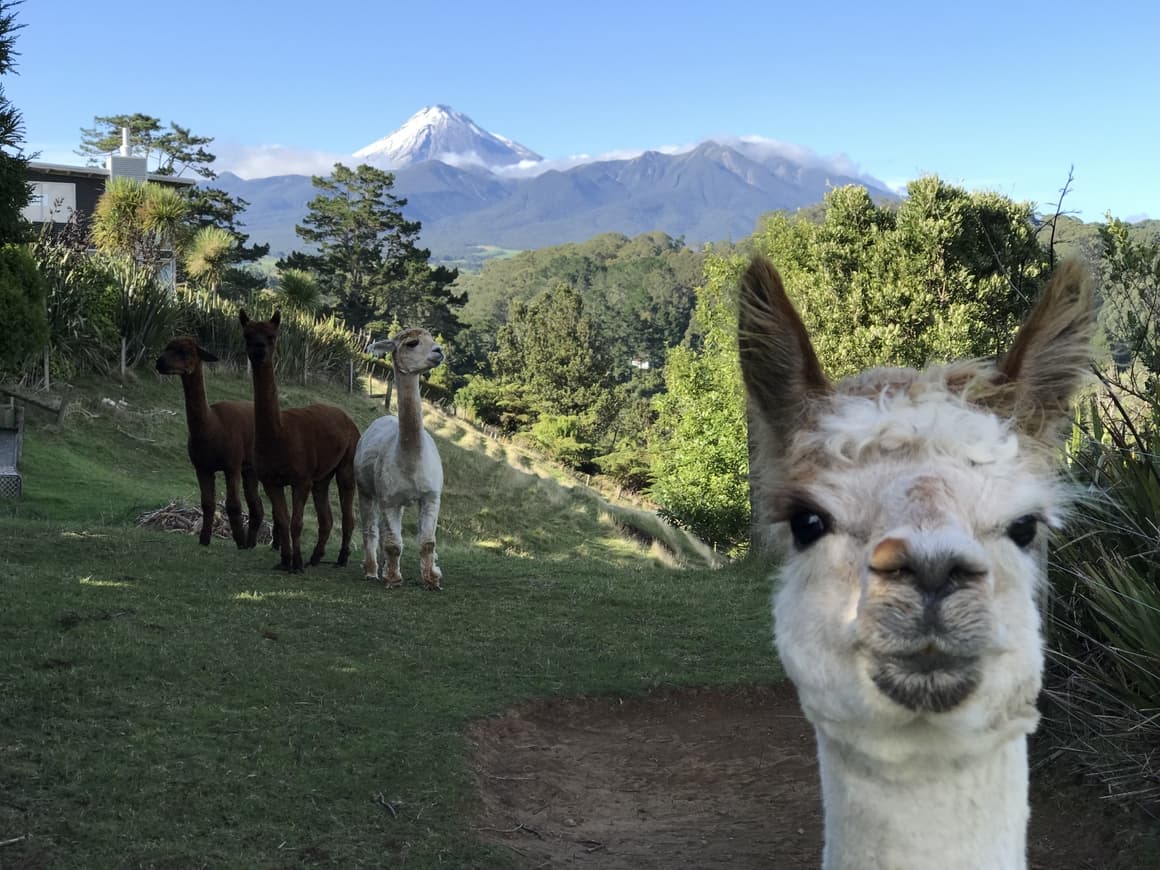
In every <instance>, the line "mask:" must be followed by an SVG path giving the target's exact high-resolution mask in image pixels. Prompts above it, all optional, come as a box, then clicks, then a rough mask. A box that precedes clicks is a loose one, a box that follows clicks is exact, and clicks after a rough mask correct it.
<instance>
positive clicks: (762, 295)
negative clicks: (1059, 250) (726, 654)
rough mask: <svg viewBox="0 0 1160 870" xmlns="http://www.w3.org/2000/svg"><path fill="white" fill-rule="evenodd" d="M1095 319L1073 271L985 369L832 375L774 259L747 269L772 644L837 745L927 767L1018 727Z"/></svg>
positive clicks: (1034, 680) (972, 364)
mask: <svg viewBox="0 0 1160 870" xmlns="http://www.w3.org/2000/svg"><path fill="white" fill-rule="evenodd" d="M1094 329H1095V315H1094V304H1093V295H1092V291H1091V285H1090V281H1089V280H1088V278H1087V275H1086V272H1085V269H1084V268H1083V267H1082V266H1081V265H1080V264H1079V263H1078V262H1073V263H1069V264H1064V265H1062V266H1061V267H1060V268H1059V269H1058V270H1057V271H1056V273H1055V274H1054V275H1053V276H1052V280H1051V282H1050V283H1049V285H1048V286H1047V288H1046V290H1045V291H1044V293H1043V295H1042V296H1041V298H1040V299H1039V301H1038V302H1036V304H1035V306H1034V307H1033V308H1032V310H1031V311H1030V312H1029V314H1028V316H1027V318H1026V320H1024V322H1023V325H1022V326H1021V327H1020V329H1019V331H1018V333H1017V335H1016V337H1015V339H1014V340H1013V342H1012V344H1011V346H1010V347H1009V348H1008V350H1007V352H1006V353H1004V354H1002V355H1001V356H1000V357H998V358H997V359H996V360H994V361H980V360H975V361H965V362H959V363H951V364H949V365H947V366H942V367H934V368H931V369H928V370H926V371H924V372H916V371H914V370H912V369H872V370H869V371H867V372H864V373H862V374H859V375H854V376H852V377H850V378H847V379H845V380H843V381H841V382H840V383H838V384H833V383H831V382H830V380H829V378H827V377H826V374H825V372H824V371H823V370H822V366H821V363H820V362H819V360H818V357H817V354H816V353H815V351H814V349H813V345H812V343H811V342H810V339H809V335H808V333H807V330H806V327H805V325H804V323H803V322H802V319H801V318H800V317H799V316H798V314H797V311H796V310H795V309H794V306H793V303H792V302H791V301H790V299H789V296H788V294H787V293H786V290H785V287H784V286H783V285H782V281H781V277H780V275H778V273H777V270H776V269H775V268H774V267H773V264H772V263H770V262H769V261H768V260H766V259H764V258H763V257H760V256H758V257H755V258H754V259H753V261H752V262H751V264H750V267H749V269H748V270H747V271H746V273H745V275H744V276H743V278H742V282H741V293H740V307H739V317H738V332H737V338H738V350H739V352H740V357H741V371H742V375H743V377H744V380H745V387H746V391H747V394H748V397H749V419H750V426H751V429H750V437H751V441H750V445H751V448H752V451H751V454H750V463H751V468H752V469H753V470H754V472H755V473H754V475H753V476H752V477H751V483H752V486H753V488H754V508H755V512H756V516H755V519H756V520H757V521H758V522H759V523H763V524H764V523H770V524H772V526H773V528H774V529H775V530H776V533H777V535H778V536H780V539H781V543H782V545H783V550H784V553H785V557H784V563H783V565H782V568H781V571H780V577H779V582H778V588H777V592H776V595H775V600H774V618H775V636H776V643H777V648H778V652H779V653H780V655H781V658H782V662H783V664H784V665H785V669H786V672H787V673H788V674H789V676H790V678H791V679H792V680H793V682H794V683H795V684H796V685H797V688H798V694H799V697H800V699H801V703H802V708H803V709H804V711H805V713H806V715H807V717H808V718H809V719H810V720H811V721H812V722H813V723H814V725H815V726H816V727H817V728H818V729H819V730H821V731H824V732H826V733H827V734H828V735H829V736H830V737H833V738H836V739H837V743H838V744H841V745H845V746H851V745H854V746H858V747H859V748H860V749H861V750H863V751H865V752H869V753H872V754H874V755H875V756H877V757H878V758H879V759H880V760H902V759H905V758H910V757H914V756H915V755H917V754H923V753H932V754H938V755H939V756H941V757H942V758H944V759H945V758H946V757H947V754H948V753H951V754H953V753H955V752H963V753H969V752H975V751H979V750H981V749H984V748H986V747H987V746H995V745H997V744H998V742H1003V741H1008V740H1010V739H1012V738H1013V737H1015V736H1017V735H1019V734H1024V733H1028V732H1030V731H1032V730H1034V728H1035V724H1036V722H1037V719H1038V716H1037V714H1036V711H1035V699H1036V696H1037V695H1038V692H1039V686H1040V680H1041V673H1042V669H1043V641H1042V638H1041V626H1040V614H1039V606H1038V604H1039V600H1040V596H1041V594H1042V589H1041V587H1042V584H1043V583H1044V577H1043V575H1044V560H1045V553H1046V540H1045V536H1046V527H1047V526H1049V525H1052V524H1054V523H1055V522H1057V520H1058V516H1059V514H1060V512H1061V509H1062V506H1063V505H1064V504H1065V503H1066V494H1065V492H1064V491H1063V489H1062V487H1061V486H1060V484H1059V483H1058V482H1057V480H1058V478H1057V471H1056V468H1055V466H1056V464H1057V462H1058V455H1057V452H1056V451H1057V445H1058V444H1059V441H1060V433H1061V430H1062V428H1063V427H1065V426H1066V425H1067V423H1068V421H1069V410H1068V407H1069V403H1070V400H1071V397H1072V396H1073V395H1074V393H1075V391H1076V390H1077V388H1078V387H1079V385H1080V383H1081V382H1082V380H1083V378H1084V376H1085V372H1086V371H1087V369H1088V366H1089V360H1090V341H1091V337H1092V333H1093V331H1094Z"/></svg>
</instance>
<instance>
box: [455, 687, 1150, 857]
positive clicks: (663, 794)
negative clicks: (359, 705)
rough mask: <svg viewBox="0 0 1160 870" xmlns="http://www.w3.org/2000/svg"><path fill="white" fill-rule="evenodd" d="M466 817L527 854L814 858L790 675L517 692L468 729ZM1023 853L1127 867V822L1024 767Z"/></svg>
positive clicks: (805, 763)
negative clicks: (1028, 798) (469, 803)
mask: <svg viewBox="0 0 1160 870" xmlns="http://www.w3.org/2000/svg"><path fill="white" fill-rule="evenodd" d="M468 737H469V740H470V743H471V746H472V748H473V752H474V758H473V770H474V772H475V776H476V780H477V784H478V798H479V801H478V812H477V816H476V819H475V826H476V829H477V830H478V832H479V836H480V838H481V839H483V840H485V841H488V842H492V843H499V844H503V845H504V846H505V847H507V848H509V849H510V850H512V852H513V853H515V855H516V856H517V863H518V864H520V865H522V866H527V867H570V866H584V867H592V868H603V870H621V868H623V870H629V868H632V870H641V868H658V870H659V868H676V867H697V868H758V867H761V868H769V867H776V868H817V867H819V866H820V865H821V843H822V815H821V810H822V808H821V795H820V789H819V784H818V775H817V765H816V762H815V757H814V736H813V730H812V729H811V728H810V726H809V725H808V723H807V722H806V721H805V719H804V718H803V717H802V715H801V712H800V710H799V708H798V705H797V698H796V695H795V694H794V691H793V688H792V686H791V685H790V684H788V683H782V684H778V685H772V686H748V687H728V688H719V687H718V688H693V689H666V690H662V691H657V692H654V693H652V694H650V695H647V696H644V697H634V698H623V699H622V698H609V697H581V698H563V699H560V698H555V699H544V700H537V701H532V702H529V703H526V704H523V705H521V706H519V707H517V708H514V709H512V710H509V711H508V712H506V713H505V714H504V715H502V716H499V717H495V718H490V719H486V720H481V721H479V722H476V723H475V724H474V725H473V727H472V728H471V730H470V731H469V734H468ZM1034 780H1035V781H1034V785H1033V793H1034V794H1033V801H1032V803H1033V806H1032V824H1031V834H1030V853H1031V865H1032V867H1033V868H1043V870H1047V868H1051V870H1096V868H1126V867H1138V866H1142V865H1141V864H1139V859H1138V857H1134V856H1133V855H1132V854H1131V852H1132V850H1133V848H1135V847H1136V846H1138V845H1139V836H1138V834H1139V826H1138V825H1127V823H1126V821H1125V816H1124V814H1122V813H1120V812H1118V811H1116V810H1115V809H1114V808H1112V807H1110V806H1108V805H1106V804H1104V803H1103V802H1101V801H1100V800H1099V799H1098V795H1094V794H1092V792H1091V791H1090V790H1087V789H1083V788H1080V787H1079V786H1078V785H1076V784H1074V783H1066V782H1062V781H1060V778H1059V777H1058V776H1053V775H1051V773H1050V772H1041V773H1040V775H1038V776H1036V777H1034Z"/></svg>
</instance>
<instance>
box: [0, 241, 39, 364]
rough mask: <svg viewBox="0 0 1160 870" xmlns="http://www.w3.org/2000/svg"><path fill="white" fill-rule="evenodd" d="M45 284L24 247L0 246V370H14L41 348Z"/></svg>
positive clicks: (34, 261)
mask: <svg viewBox="0 0 1160 870" xmlns="http://www.w3.org/2000/svg"><path fill="white" fill-rule="evenodd" d="M46 291H47V288H46V285H45V280H44V278H43V277H42V276H41V274H40V271H39V270H38V269H37V268H36V260H35V259H33V257H32V254H31V253H29V250H28V248H27V247H26V246H25V245H3V246H0V324H3V328H4V341H3V343H2V344H0V367H5V366H15V365H17V364H19V363H20V362H22V361H23V360H24V358H25V357H27V356H28V355H29V354H32V353H35V352H36V351H38V350H40V349H41V348H42V347H43V346H44V342H45V340H46V338H47V337H48V322H47V320H46V318H45V308H44V305H45V295H46Z"/></svg>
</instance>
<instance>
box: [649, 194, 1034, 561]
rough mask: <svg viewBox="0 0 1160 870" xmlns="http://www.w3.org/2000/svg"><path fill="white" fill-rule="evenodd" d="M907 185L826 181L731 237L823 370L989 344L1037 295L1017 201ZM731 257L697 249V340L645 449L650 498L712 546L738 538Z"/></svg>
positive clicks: (836, 373) (743, 505)
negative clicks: (903, 188)
mask: <svg viewBox="0 0 1160 870" xmlns="http://www.w3.org/2000/svg"><path fill="white" fill-rule="evenodd" d="M907 190H908V194H909V195H908V198H907V199H906V200H905V201H904V202H903V203H902V204H901V205H898V206H879V205H877V204H876V203H875V202H874V201H873V200H872V199H871V198H870V196H869V194H868V193H867V192H866V190H865V188H863V187H860V186H857V185H849V186H847V187H842V188H837V189H835V190H832V191H830V193H829V194H827V196H826V199H825V203H824V205H823V208H822V210H821V212H820V215H819V213H818V212H816V211H809V212H799V213H797V214H792V215H791V214H786V213H780V212H779V213H776V214H773V215H771V216H769V217H768V218H767V219H766V220H765V221H764V223H763V225H762V227H761V228H760V229H759V230H758V232H757V233H755V234H754V236H753V237H752V238H751V239H750V240H749V241H748V242H747V243H746V245H745V247H746V248H748V249H752V250H755V251H757V252H760V253H763V254H765V255H767V256H769V257H770V258H771V259H772V260H773V262H774V263H775V264H776V265H777V267H778V270H779V271H780V272H781V274H782V277H783V278H784V280H785V284H786V289H787V292H788V293H789V294H790V298H791V299H792V300H793V302H794V305H795V307H796V308H797V309H798V311H799V313H800V314H801V317H802V320H803V321H804V323H805V325H806V328H807V329H808V330H809V333H810V336H811V340H812V341H813V344H814V349H815V350H816V352H817V354H818V358H819V360H820V362H821V364H822V368H823V369H824V370H825V371H826V373H827V374H828V375H829V376H830V377H832V378H840V377H843V376H845V375H849V374H852V373H853V372H856V371H859V370H861V369H864V368H867V367H870V366H877V365H900V366H914V367H922V366H925V365H926V364H927V363H928V362H930V361H931V360H934V359H950V358H958V357H969V356H986V355H988V354H993V353H995V352H997V351H999V350H1000V349H1001V348H1003V347H1005V346H1006V344H1007V343H1008V341H1009V340H1010V337H1011V334H1012V333H1013V332H1014V330H1015V328H1016V326H1017V325H1018V323H1019V321H1020V318H1021V317H1022V315H1023V314H1024V313H1025V312H1026V311H1027V309H1028V308H1029V307H1030V305H1031V302H1032V300H1033V299H1034V298H1035V297H1036V296H1037V295H1038V292H1039V289H1040V284H1041V282H1042V279H1043V276H1044V274H1045V270H1046V266H1047V263H1048V257H1047V252H1046V251H1044V250H1043V249H1042V248H1041V247H1040V246H1039V243H1038V242H1037V241H1036V238H1035V227H1034V222H1033V220H1032V212H1031V206H1030V205H1029V204H1027V203H1015V202H1012V201H1011V200H1009V199H1007V198H1006V197H1004V196H1001V195H999V194H993V193H968V192H967V191H965V190H963V189H961V188H958V187H955V186H953V185H948V184H946V183H944V182H942V181H941V180H939V179H938V178H937V177H933V176H932V177H927V178H921V179H918V180H916V181H914V182H912V183H911V184H910V185H909V186H908V189H907ZM745 260H746V258H744V257H740V256H725V255H719V254H712V255H710V256H708V257H706V260H705V282H704V284H703V286H702V287H700V288H698V290H697V295H698V302H697V308H696V311H695V318H694V320H695V324H696V326H697V327H698V328H699V329H700V330H701V332H702V334H703V336H704V338H703V340H702V342H701V344H700V346H699V347H698V346H696V345H690V346H689V347H684V346H682V347H679V348H675V349H674V350H673V351H671V352H670V354H669V358H668V362H667V363H666V366H665V381H666V390H665V393H664V394H663V395H662V396H661V397H659V398H658V405H657V407H658V412H659V414H660V419H659V420H658V425H657V428H656V433H655V434H656V437H655V438H654V444H653V449H652V455H653V457H654V458H653V476H654V478H655V481H654V483H653V486H652V494H653V498H654V499H656V501H657V502H658V503H660V504H661V506H662V509H663V510H664V511H665V513H666V515H668V516H670V517H672V519H673V521H674V522H677V523H678V524H681V525H685V526H687V527H688V528H690V529H694V530H700V531H699V532H698V533H699V534H702V535H709V536H710V538H709V539H710V540H712V541H714V542H716V543H717V544H718V545H719V546H723V547H725V548H726V549H729V548H733V547H736V546H741V545H743V544H744V542H745V541H746V540H747V539H748V537H749V530H748V528H747V525H748V522H749V515H750V508H749V504H748V499H749V487H748V480H747V475H748V462H747V458H746V457H747V444H746V437H747V436H746V427H745V411H744V404H745V398H744V393H743V391H742V390H741V388H740V378H739V376H738V375H737V374H736V368H737V348H736V338H735V335H734V333H735V332H736V319H735V314H734V313H733V309H734V307H735V304H736V302H735V297H734V295H733V293H734V289H735V288H736V285H737V281H738V277H739V274H740V271H741V269H742V268H744V263H745ZM727 372H728V374H727Z"/></svg>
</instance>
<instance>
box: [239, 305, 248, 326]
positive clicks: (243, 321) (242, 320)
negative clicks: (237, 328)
mask: <svg viewBox="0 0 1160 870" xmlns="http://www.w3.org/2000/svg"><path fill="white" fill-rule="evenodd" d="M238 322H239V323H241V324H242V326H245V325H246V324H247V323H249V322H250V315H248V314H246V309H244V308H239V309H238Z"/></svg>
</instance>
